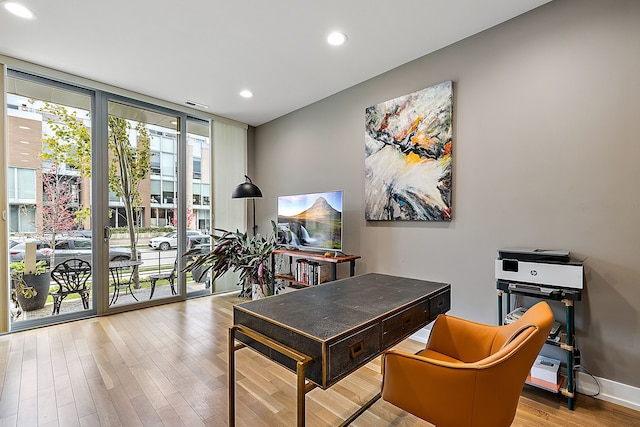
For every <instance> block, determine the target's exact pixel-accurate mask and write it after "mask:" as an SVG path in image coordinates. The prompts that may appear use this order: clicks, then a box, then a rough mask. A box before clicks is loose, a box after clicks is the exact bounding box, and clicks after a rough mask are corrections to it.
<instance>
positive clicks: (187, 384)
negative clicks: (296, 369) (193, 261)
mask: <svg viewBox="0 0 640 427" xmlns="http://www.w3.org/2000/svg"><path fill="white" fill-rule="evenodd" d="M235 295H236V294H235V293H233V294H227V295H220V296H214V297H203V298H197V299H192V300H189V301H186V302H180V303H173V304H167V305H163V306H159V307H154V308H149V309H144V310H136V311H133V312H128V313H121V314H116V315H112V316H106V317H101V318H93V319H86V320H81V321H76V322H71V323H66V324H63V325H57V326H50V327H46V328H40V329H36V330H32V331H25V332H20V333H15V334H10V335H5V336H2V337H0V426H21V427H22V426H47V427H53V426H61V427H68V426H87V427H89V426H162V425H164V426H171V427H173V426H189V427H191V426H225V425H227V400H228V397H227V396H228V395H227V329H228V327H229V325H230V324H231V312H232V306H233V304H235V303H238V302H240V300H238V299H237V298H236V297H235ZM421 346H422V344H420V343H417V342H414V341H410V340H408V341H405V342H404V343H402V344H401V345H400V346H399V347H400V348H402V349H404V350H407V351H416V350H417V349H419V348H420V347H421ZM236 367H237V373H236V379H237V392H236V396H237V405H236V407H237V418H236V420H237V421H236V424H237V425H238V426H241V427H242V426H250V427H256V426H292V425H294V424H295V416H296V411H295V375H294V374H293V373H291V372H289V371H287V370H286V369H284V368H282V367H280V366H279V365H276V364H274V363H272V362H270V361H268V360H266V359H265V358H264V357H262V356H260V355H258V354H256V353H254V352H253V351H251V350H247V349H245V350H241V351H238V352H237V353H236ZM380 380H381V375H380V359H379V358H378V359H376V360H375V361H373V362H371V363H369V364H368V365H367V366H365V367H363V368H361V369H360V370H358V371H357V372H355V373H354V374H353V375H350V376H349V377H347V378H345V379H344V380H342V381H340V382H339V383H338V384H336V385H335V386H334V387H332V388H330V389H328V390H321V389H315V390H313V391H311V392H310V393H309V394H307V400H306V403H307V425H308V426H318V427H321V426H335V425H338V424H340V423H341V422H342V421H343V420H344V419H346V418H347V417H348V416H349V415H351V414H352V413H353V412H355V411H356V410H357V408H358V407H359V406H360V405H362V404H363V403H365V402H366V401H367V400H369V399H370V398H371V397H372V396H374V395H375V394H376V393H377V392H378V390H379V387H380ZM353 425H354V426H362V427H372V426H428V425H430V424H428V423H426V422H424V421H422V420H419V419H417V418H415V417H413V416H412V415H409V414H406V413H404V412H403V411H401V410H399V409H397V408H395V407H394V406H392V405H390V404H388V403H386V402H384V401H378V402H377V403H376V404H375V405H373V407H372V408H371V409H370V410H369V411H367V412H366V413H365V414H363V415H362V416H361V417H360V418H358V419H357V420H356V422H354V424H353ZM513 425H514V426H524V427H528V426H559V425H562V426H581V427H585V426H616V427H620V426H631V425H640V413H638V412H634V411H632V410H630V409H627V408H623V407H620V406H617V405H613V404H610V403H607V402H604V401H601V400H597V399H594V398H590V397H586V396H582V395H580V396H579V397H578V400H577V404H576V410H575V411H569V410H567V408H566V401H565V400H564V399H563V398H562V397H558V396H556V395H553V394H550V393H546V392H543V391H541V390H537V389H534V388H530V387H528V386H527V387H525V390H524V392H523V396H522V397H521V399H520V405H519V407H518V412H517V415H516V419H515V421H514V424H513Z"/></svg>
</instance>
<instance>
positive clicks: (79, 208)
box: [0, 70, 246, 330]
mask: <svg viewBox="0 0 640 427" xmlns="http://www.w3.org/2000/svg"><path fill="white" fill-rule="evenodd" d="M6 80H7V81H6V85H5V89H6V90H5V92H6V95H7V97H6V98H7V104H6V127H7V130H8V132H7V138H3V137H2V136H1V135H0V140H2V143H3V144H5V146H6V147H7V154H8V160H7V161H6V163H5V166H6V169H5V171H4V172H5V176H6V195H7V200H6V201H7V223H8V230H9V233H10V236H9V239H8V240H9V241H8V242H7V246H10V247H11V249H10V250H9V252H10V256H11V257H12V260H14V261H15V260H17V259H18V258H20V257H21V256H22V257H23V258H25V260H26V261H27V262H26V264H29V262H30V260H31V258H35V261H42V260H45V261H46V263H45V264H46V271H47V272H48V273H49V274H51V271H52V270H53V269H55V268H56V267H57V266H58V265H60V264H62V263H63V262H64V261H67V260H69V259H76V260H77V261H74V263H79V261H83V262H85V263H87V264H88V265H89V267H88V268H85V269H84V270H82V274H83V275H85V276H86V280H84V289H85V290H86V292H77V293H74V292H70V293H64V295H62V294H60V292H59V291H60V290H61V288H60V286H59V284H57V282H56V281H55V280H54V279H53V278H51V277H50V276H47V277H48V279H47V280H48V281H46V284H45V285H44V286H46V289H44V290H42V291H40V292H39V296H40V297H46V298H45V301H44V306H43V307H41V308H35V309H34V308H29V309H28V310H25V309H23V304H22V303H20V302H11V303H10V307H9V308H10V311H11V314H12V316H13V320H12V323H11V327H10V329H11V330H19V329H23V328H28V327H32V326H38V325H42V324H44V323H46V322H59V321H65V320H68V319H73V318H78V317H82V316H86V315H94V314H98V315H100V314H102V313H110V312H113V311H121V310H126V309H131V308H134V307H139V306H149V305H153V304H156V303H161V302H166V301H167V300H178V299H182V298H185V297H186V296H197V295H204V294H210V293H212V292H220V291H225V290H228V289H234V288H235V281H234V280H233V278H229V280H227V282H229V284H230V285H229V286H226V285H225V286H222V283H216V284H214V283H211V280H210V275H208V274H197V275H194V274H192V273H191V272H189V273H186V274H185V273H182V272H181V269H182V267H183V266H184V265H186V264H187V263H188V262H190V258H189V257H184V256H183V254H184V252H186V251H187V250H190V249H193V248H195V249H197V250H199V251H203V252H204V251H208V250H210V248H211V244H212V241H211V236H210V235H209V233H210V232H211V230H212V227H213V223H214V222H213V218H214V210H217V212H218V213H217V215H218V216H219V217H220V218H228V219H229V220H230V222H229V223H228V225H227V227H228V228H243V227H244V221H245V211H244V209H242V208H240V207H239V205H238V204H237V203H235V204H234V207H233V208H232V209H229V207H228V206H226V203H218V205H217V206H216V205H215V204H214V197H213V189H214V174H213V171H214V165H213V164H214V154H213V153H214V151H215V150H214V144H213V141H214V138H213V137H212V126H213V123H214V122H210V121H209V120H206V119H205V120H203V119H202V118H197V117H195V116H191V115H187V114H185V113H184V112H180V111H178V110H171V109H168V108H166V107H159V106H156V105H152V104H149V103H146V102H141V101H137V100H134V99H129V98H125V97H122V96H120V95H113V94H110V93H107V92H104V91H101V90H97V89H93V88H90V87H86V86H82V85H74V84H68V83H63V82H60V81H56V80H53V79H49V78H47V77H43V76H37V75H34V74H30V73H25V72H21V71H16V70H9V75H8V78H7V79H6ZM71 80H74V79H73V78H71ZM220 128H224V129H228V130H229V131H228V132H224V133H219V134H218V141H217V142H218V146H219V147H220V146H225V147H236V148H234V149H231V150H227V149H225V150H222V151H220V148H218V151H219V152H220V156H221V158H220V159H218V160H219V165H218V166H216V168H215V170H216V171H217V174H219V175H220V176H221V177H224V178H223V179H221V180H220V182H218V183H217V184H216V185H215V188H216V190H219V191H221V192H223V193H224V196H223V198H225V199H227V198H229V194H230V193H231V190H232V188H233V187H234V186H235V184H236V181H239V180H241V178H242V176H243V175H244V173H245V167H246V126H242V125H241V124H235V123H227V122H226V121H223V123H221V124H220ZM116 141H120V145H119V146H120V148H119V149H118V148H117V147H116V145H117V144H115V142H116ZM221 144H222V145H221ZM118 150H120V151H118ZM225 156H227V158H226V159H225V158H223V157H225ZM132 165H133V167H132ZM127 169H129V172H131V171H133V173H129V174H127V173H123V172H126V171H127ZM228 180H230V181H228ZM125 181H136V188H135V189H129V190H125V189H124V187H123V186H122V185H121V184H123V182H125ZM227 181H228V182H227ZM231 182H233V184H231ZM132 230H133V231H132ZM154 239H158V241H160V242H162V243H166V244H162V245H156V244H152V241H155V240H154ZM8 261H9V260H7V266H8ZM74 265H75V264H74ZM14 267H15V266H14ZM76 267H77V266H76ZM69 268H70V267H69ZM9 270H17V269H16V268H13V269H10V268H7V271H9ZM80 270H81V269H80V268H79V269H78V272H77V274H76V273H74V274H75V275H76V276H78V275H80V272H79V271H80ZM5 286H6V287H5V289H7V288H8V286H9V285H6V284H5ZM30 288H31V286H30V285H29V286H28V289H27V290H26V292H25V293H26V294H30V295H32V296H34V295H35V293H36V292H37V291H36V290H35V287H33V289H30ZM14 294H15V293H14ZM54 306H55V308H54Z"/></svg>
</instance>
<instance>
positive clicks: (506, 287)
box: [496, 279, 582, 301]
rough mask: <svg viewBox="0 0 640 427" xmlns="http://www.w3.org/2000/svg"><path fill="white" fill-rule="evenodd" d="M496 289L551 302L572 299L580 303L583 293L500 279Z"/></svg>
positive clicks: (571, 289)
mask: <svg viewBox="0 0 640 427" xmlns="http://www.w3.org/2000/svg"><path fill="white" fill-rule="evenodd" d="M496 287H497V288H498V289H500V290H501V291H505V292H509V293H514V294H520V295H526V296H530V297H536V298H545V299H551V300H562V299H570V300H573V301H580V299H581V298H582V291H581V290H580V289H573V288H560V287H557V286H550V285H538V284H536V283H525V282H514V281H510V280H501V279H498V280H497V281H496Z"/></svg>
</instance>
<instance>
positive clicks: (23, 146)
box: [6, 71, 95, 330]
mask: <svg viewBox="0 0 640 427" xmlns="http://www.w3.org/2000/svg"><path fill="white" fill-rule="evenodd" d="M93 97H94V95H93V93H92V92H90V91H87V90H83V89H81V88H77V87H72V86H68V85H65V84H62V83H59V82H53V81H49V80H46V79H42V78H38V77H34V76H31V75H26V74H22V73H19V72H15V71H10V72H9V75H8V78H7V111H6V113H7V130H8V132H7V136H8V139H7V154H8V162H7V165H8V170H7V176H8V182H7V183H6V185H7V190H8V208H9V215H8V218H7V219H8V224H9V239H10V240H9V258H10V259H9V262H10V272H11V291H10V295H11V298H10V302H9V304H10V307H9V311H10V318H11V329H12V330H16V329H21V328H23V327H30V326H34V325H40V324H45V323H49V322H54V321H60V320H63V319H69V318H77V317H81V316H86V315H89V314H93V313H95V309H94V299H93V292H94V289H95V283H94V281H93V280H92V276H91V260H92V253H93V252H92V238H91V236H92V233H91V225H90V224H91V221H90V218H91V210H90V207H91V205H92V200H91V126H92V120H91V105H92V100H93ZM80 267H82V268H83V269H84V273H83V274H82V278H81V280H77V281H74V280H72V279H71V278H70V277H69V274H65V273H63V272H64V271H65V270H68V269H70V268H80ZM78 276H80V275H78ZM76 279H80V278H79V277H76Z"/></svg>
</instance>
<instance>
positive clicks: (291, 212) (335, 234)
mask: <svg viewBox="0 0 640 427" xmlns="http://www.w3.org/2000/svg"><path fill="white" fill-rule="evenodd" d="M278 243H279V244H282V245H287V246H295V247H302V248H310V249H334V250H339V251H341V250H342V190H338V191H329V192H326V193H307V194H296V195H291V196H279V197H278Z"/></svg>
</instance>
